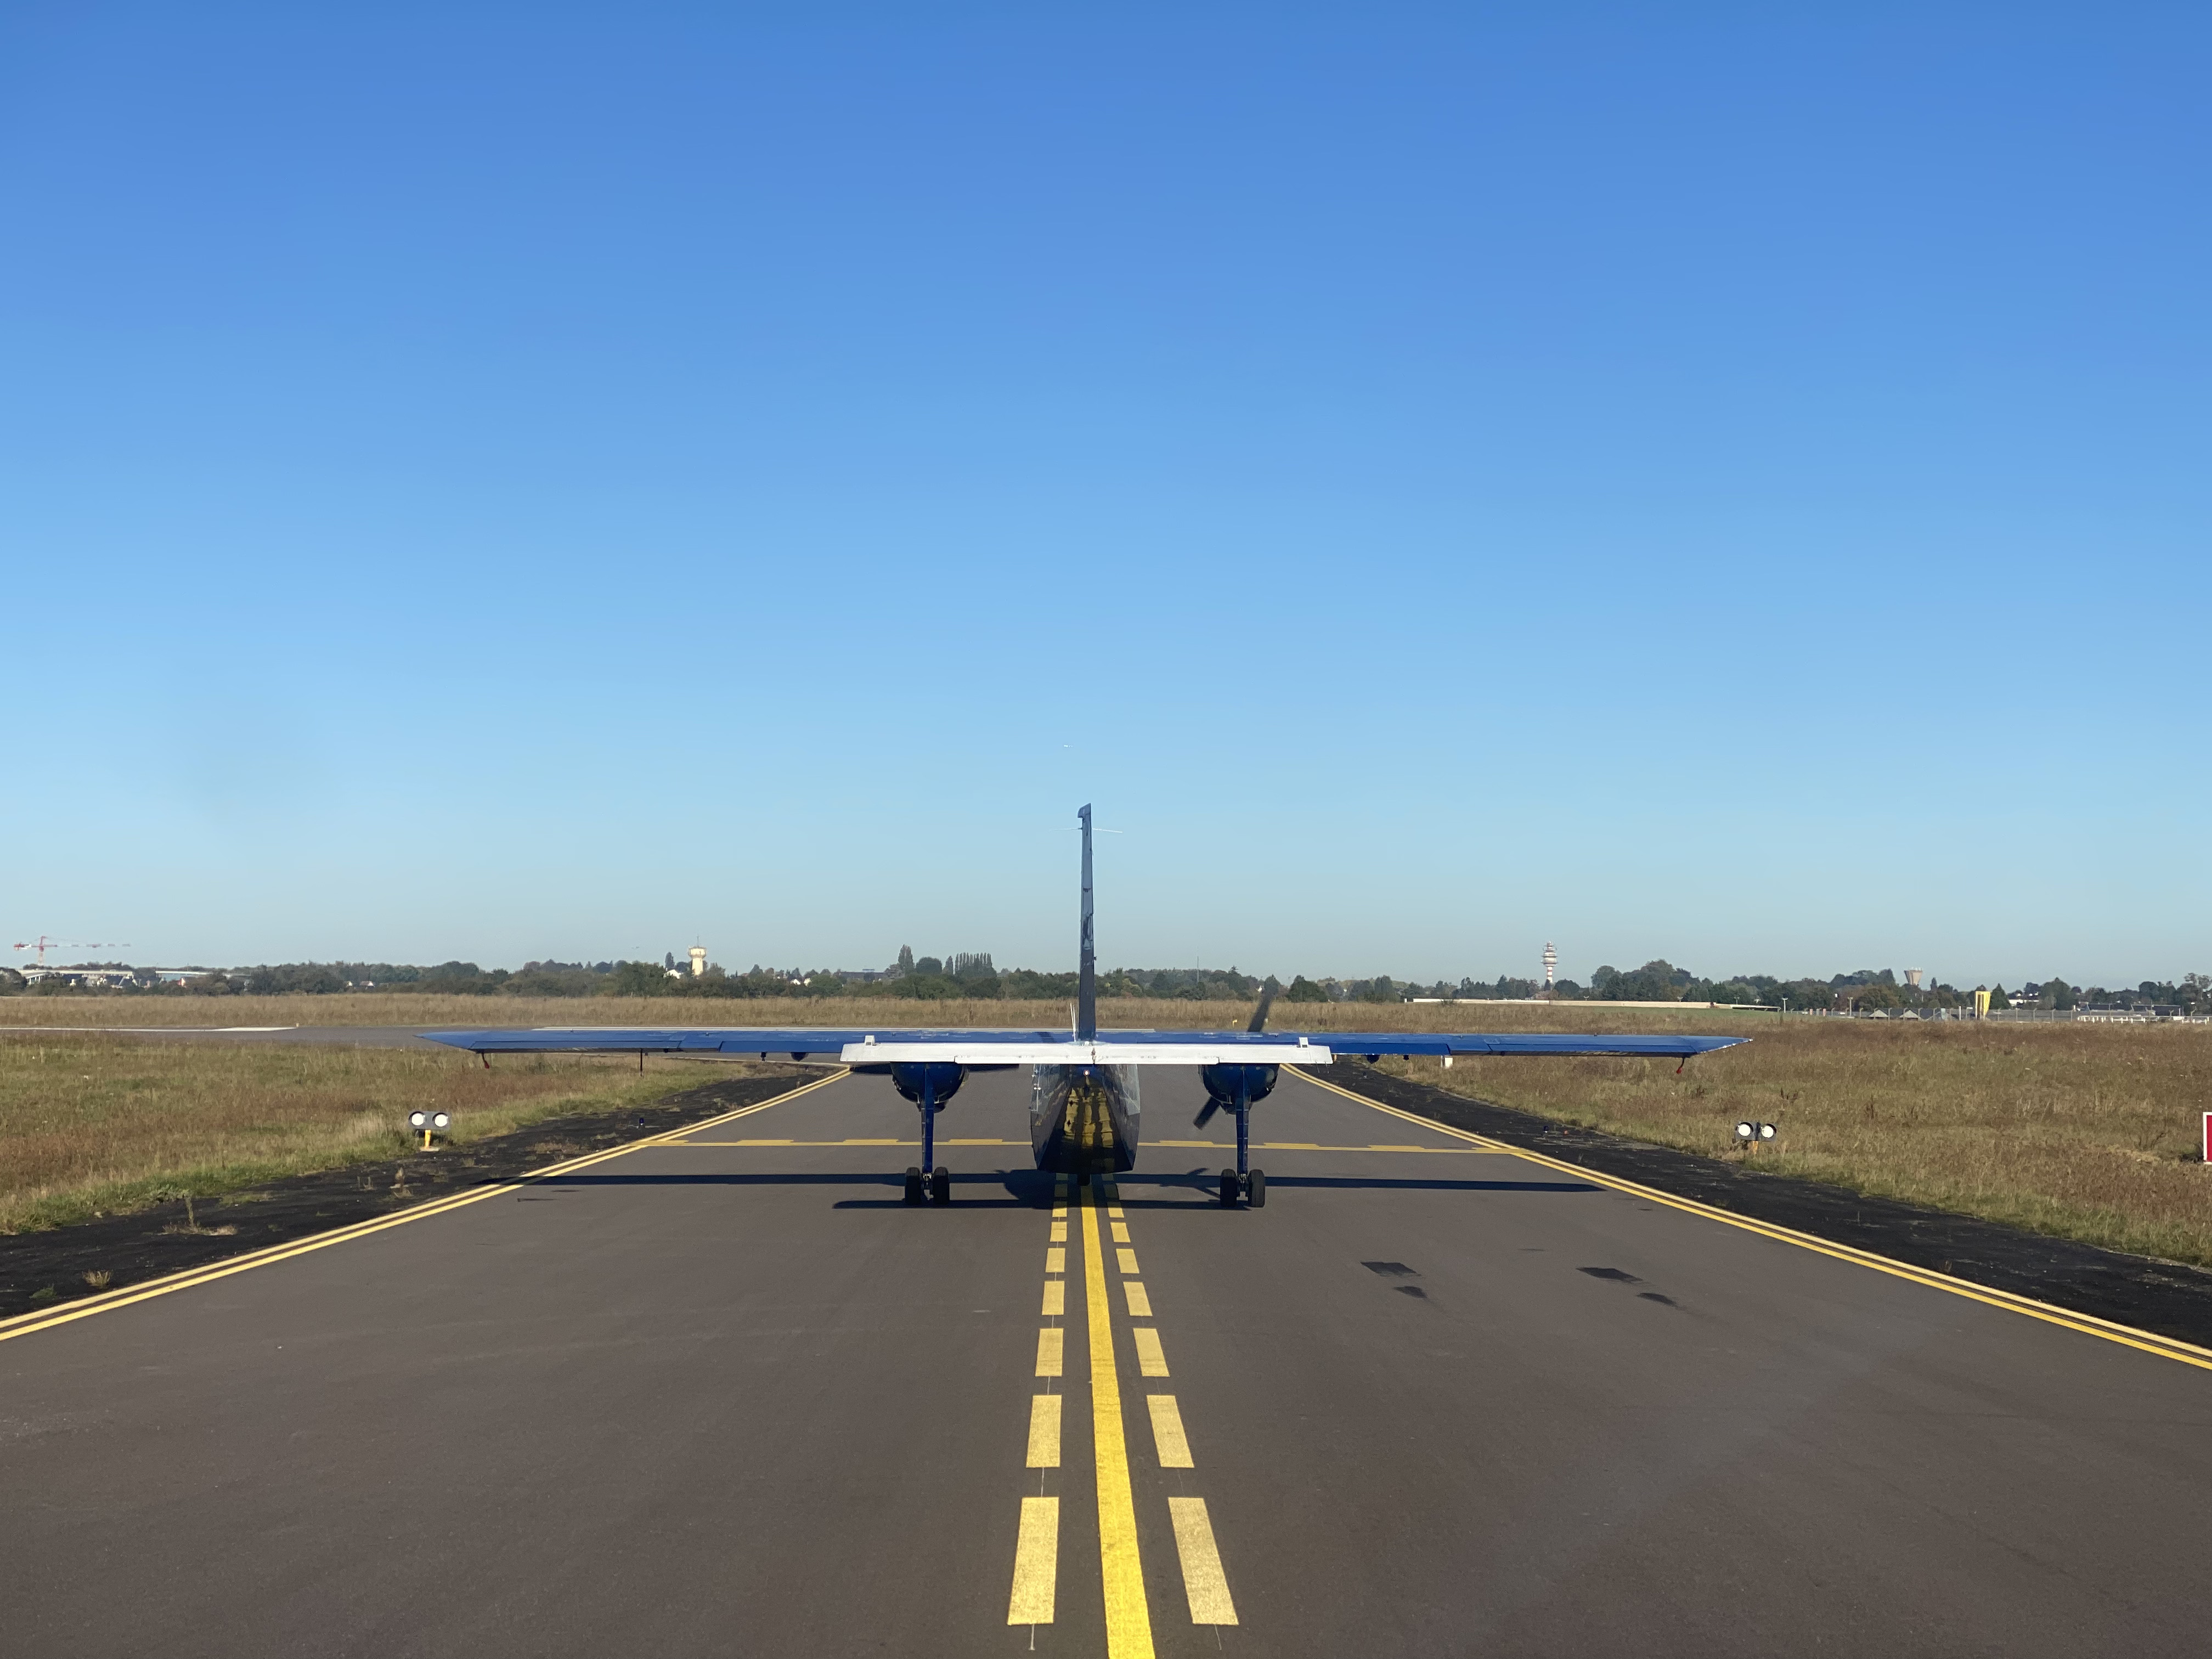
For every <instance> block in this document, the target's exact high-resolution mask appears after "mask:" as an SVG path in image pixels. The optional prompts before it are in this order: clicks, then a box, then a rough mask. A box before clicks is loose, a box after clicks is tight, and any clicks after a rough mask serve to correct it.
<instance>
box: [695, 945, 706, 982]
mask: <svg viewBox="0 0 2212 1659" xmlns="http://www.w3.org/2000/svg"><path fill="white" fill-rule="evenodd" d="M706 975H707V947H706V946H705V945H693V946H692V947H691V977H692V978H694V979H704V978H705V977H706Z"/></svg>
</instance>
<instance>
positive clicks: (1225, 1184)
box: [1221, 1070, 1267, 1210]
mask: <svg viewBox="0 0 2212 1659" xmlns="http://www.w3.org/2000/svg"><path fill="white" fill-rule="evenodd" d="M1230 1109H1231V1110H1232V1111H1233V1112H1235V1113H1236V1114H1237V1167H1236V1168H1235V1169H1233V1170H1223V1171H1222V1172H1221V1203H1222V1207H1223V1208H1225V1209H1234V1208H1236V1207H1237V1199H1238V1198H1239V1197H1242V1198H1243V1200H1244V1201H1245V1203H1246V1204H1247V1205H1248V1206H1250V1207H1251V1208H1253V1209H1255V1210H1257V1209H1262V1208H1265V1207H1266V1206H1267V1172H1266V1171H1265V1170H1255V1169H1254V1168H1253V1167H1252V1085H1251V1084H1250V1083H1249V1081H1248V1080H1247V1079H1246V1078H1245V1076H1244V1075H1243V1073H1242V1071H1241V1070H1240V1072H1239V1073H1238V1074H1237V1099H1236V1101H1235V1103H1233V1104H1232V1105H1231V1108H1230Z"/></svg>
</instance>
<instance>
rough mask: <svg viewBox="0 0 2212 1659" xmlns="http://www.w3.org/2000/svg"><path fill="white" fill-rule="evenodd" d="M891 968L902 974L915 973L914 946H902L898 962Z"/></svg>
mask: <svg viewBox="0 0 2212 1659" xmlns="http://www.w3.org/2000/svg"><path fill="white" fill-rule="evenodd" d="M891 966H892V967H894V968H896V969H898V970H899V972H901V973H902V974H910V973H912V972H913V971H914V946H912V945H900V946H899V953H898V960H897V961H896V962H895V963H892V964H891Z"/></svg>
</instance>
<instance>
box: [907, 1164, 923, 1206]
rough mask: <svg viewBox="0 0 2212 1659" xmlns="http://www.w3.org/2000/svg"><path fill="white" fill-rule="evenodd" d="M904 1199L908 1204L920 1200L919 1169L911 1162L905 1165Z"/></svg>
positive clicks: (919, 1201) (917, 1202) (916, 1202)
mask: <svg viewBox="0 0 2212 1659" xmlns="http://www.w3.org/2000/svg"><path fill="white" fill-rule="evenodd" d="M906 1201H907V1202H908V1203H909V1204H919V1203H921V1170H917V1169H915V1167H914V1166H913V1165H912V1164H908V1166H907V1171H906Z"/></svg>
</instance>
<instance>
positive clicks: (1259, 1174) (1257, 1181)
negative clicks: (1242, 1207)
mask: <svg viewBox="0 0 2212 1659" xmlns="http://www.w3.org/2000/svg"><path fill="white" fill-rule="evenodd" d="M1244 1201H1245V1202H1246V1203H1247V1204H1249V1205H1250V1206H1252V1207H1253V1208H1254V1209H1255V1210H1258V1209H1263V1208H1265V1207H1266V1206H1267V1171H1266V1170H1253V1171H1252V1173H1251V1175H1250V1176H1248V1177H1247V1178H1246V1179H1245V1182H1244Z"/></svg>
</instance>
